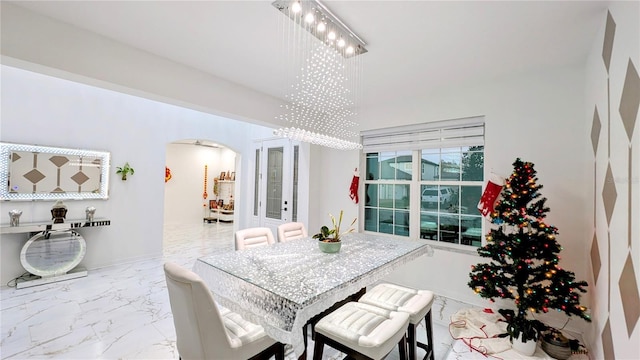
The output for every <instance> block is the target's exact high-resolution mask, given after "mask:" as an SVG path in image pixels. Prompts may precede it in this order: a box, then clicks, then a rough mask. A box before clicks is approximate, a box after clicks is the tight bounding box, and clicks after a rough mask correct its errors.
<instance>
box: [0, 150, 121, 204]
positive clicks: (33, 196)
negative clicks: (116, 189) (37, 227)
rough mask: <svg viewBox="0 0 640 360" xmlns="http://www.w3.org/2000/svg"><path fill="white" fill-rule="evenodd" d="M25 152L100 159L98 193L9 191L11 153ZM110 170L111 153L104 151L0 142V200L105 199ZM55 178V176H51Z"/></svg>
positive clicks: (107, 193) (107, 191) (107, 194)
mask: <svg viewBox="0 0 640 360" xmlns="http://www.w3.org/2000/svg"><path fill="white" fill-rule="evenodd" d="M15 151H25V152H34V153H44V154H51V155H67V156H79V157H84V156H87V157H94V158H96V159H100V188H99V189H98V191H87V192H61V193H52V192H47V193H18V192H11V191H9V186H10V184H9V179H10V171H11V153H12V152H15ZM110 168H111V153H109V152H106V151H93V150H79V149H67V148H59V147H51V146H38V145H25V144H13V143H5V142H0V184H2V186H0V200H14V201H29V200H72V199H76V200H83V199H107V198H108V197H109V169H110ZM51 176H55V174H53V175H51Z"/></svg>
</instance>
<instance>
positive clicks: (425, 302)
mask: <svg viewBox="0 0 640 360" xmlns="http://www.w3.org/2000/svg"><path fill="white" fill-rule="evenodd" d="M358 302H360V303H364V304H369V305H373V306H377V307H380V308H382V309H385V310H389V311H399V312H403V313H407V314H409V326H408V327H407V342H408V346H409V359H411V360H415V359H416V352H417V348H418V347H420V348H421V349H423V350H425V351H426V355H425V357H424V359H430V360H434V353H433V325H432V322H431V305H432V304H433V292H432V291H429V290H416V289H412V288H408V287H404V286H400V285H396V284H389V283H382V284H379V285H376V286H374V287H373V288H372V289H370V290H368V291H367V292H366V293H365V294H364V295H363V296H362V297H361V298H360V299H359V300H358ZM423 319H424V322H425V328H426V331H427V343H426V344H425V343H421V342H418V341H417V340H416V327H417V326H418V324H420V322H421V321H422V320H423Z"/></svg>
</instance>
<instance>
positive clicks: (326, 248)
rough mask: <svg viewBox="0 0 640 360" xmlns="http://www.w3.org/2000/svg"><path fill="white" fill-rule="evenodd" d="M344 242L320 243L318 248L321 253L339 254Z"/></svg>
mask: <svg viewBox="0 0 640 360" xmlns="http://www.w3.org/2000/svg"><path fill="white" fill-rule="evenodd" d="M341 246H342V241H318V247H319V248H320V251H322V252H325V253H329V254H331V253H337V252H338V251H340V247H341Z"/></svg>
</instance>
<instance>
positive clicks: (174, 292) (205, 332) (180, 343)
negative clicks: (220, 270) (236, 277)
mask: <svg viewBox="0 0 640 360" xmlns="http://www.w3.org/2000/svg"><path fill="white" fill-rule="evenodd" d="M164 273H165V277H166V280H167V290H168V292H169V302H170V304H171V312H172V313H173V323H174V325H175V328H176V337H177V341H176V344H177V347H178V354H179V356H180V359H185V360H190V359H229V360H231V359H267V358H270V357H271V356H274V355H275V358H276V360H284V344H282V343H279V342H276V341H275V340H273V339H272V338H270V337H269V336H267V334H266V333H265V332H264V329H263V328H262V326H260V325H257V324H254V323H251V322H248V321H246V320H245V319H243V318H242V316H240V315H239V314H237V313H234V312H232V311H230V310H227V309H224V310H223V311H222V312H221V311H220V310H219V309H218V306H217V305H216V303H215V301H214V298H213V294H212V293H211V292H210V291H209V288H208V287H207V285H206V284H205V283H204V282H203V281H202V279H201V278H200V277H199V276H198V275H197V274H196V273H194V272H192V271H190V270H187V269H185V268H183V267H181V266H180V265H178V264H176V263H172V262H167V263H165V264H164ZM267 356H268V357H267Z"/></svg>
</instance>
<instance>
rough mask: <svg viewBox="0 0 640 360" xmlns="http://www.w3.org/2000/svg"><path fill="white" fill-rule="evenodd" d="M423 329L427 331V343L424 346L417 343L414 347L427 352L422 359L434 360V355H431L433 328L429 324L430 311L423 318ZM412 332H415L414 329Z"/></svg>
mask: <svg viewBox="0 0 640 360" xmlns="http://www.w3.org/2000/svg"><path fill="white" fill-rule="evenodd" d="M424 327H425V328H426V330H427V343H426V344H424V343H421V342H418V341H417V342H416V345H417V346H418V347H419V348H421V349H424V351H426V352H427V353H426V354H425V355H424V358H423V359H429V360H435V354H434V353H433V327H432V323H431V311H429V312H428V313H427V315H426V316H425V317H424ZM414 332H415V329H414ZM414 336H415V335H414Z"/></svg>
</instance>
